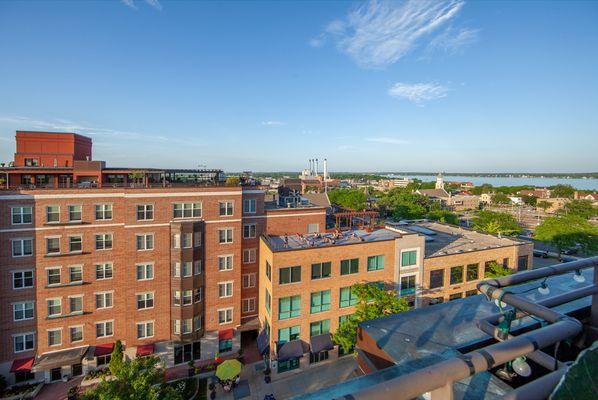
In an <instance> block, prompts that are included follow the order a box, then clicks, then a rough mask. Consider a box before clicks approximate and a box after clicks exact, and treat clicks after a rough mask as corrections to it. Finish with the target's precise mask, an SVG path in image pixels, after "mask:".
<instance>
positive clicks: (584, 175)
mask: <svg viewBox="0 0 598 400" xmlns="http://www.w3.org/2000/svg"><path fill="white" fill-rule="evenodd" d="M232 174H236V173H232ZM239 174H240V173H239ZM254 175H256V176H267V175H276V176H279V175H290V176H294V175H299V172H297V171H277V172H274V171H270V172H255V173H254ZM330 175H355V176H358V175H379V176H386V175H394V176H412V175H416V176H436V175H438V172H388V171H383V172H345V171H335V172H331V173H330ZM443 175H444V176H468V177H477V178H559V179H598V172H570V173H568V172H563V173H541V172H538V173H535V172H517V173H510V172H469V173H468V172H443Z"/></svg>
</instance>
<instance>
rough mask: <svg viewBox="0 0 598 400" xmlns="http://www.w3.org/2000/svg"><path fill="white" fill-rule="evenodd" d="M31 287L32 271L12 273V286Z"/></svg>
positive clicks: (15, 287) (19, 287)
mask: <svg viewBox="0 0 598 400" xmlns="http://www.w3.org/2000/svg"><path fill="white" fill-rule="evenodd" d="M32 287H33V271H14V272H13V273H12V288H13V289H25V288H32Z"/></svg>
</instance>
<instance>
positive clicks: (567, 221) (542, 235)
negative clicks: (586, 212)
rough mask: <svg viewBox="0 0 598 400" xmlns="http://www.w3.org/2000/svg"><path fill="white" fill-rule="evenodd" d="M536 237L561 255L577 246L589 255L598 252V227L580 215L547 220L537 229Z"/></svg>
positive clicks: (561, 216)
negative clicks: (554, 248) (551, 245)
mask: <svg viewBox="0 0 598 400" xmlns="http://www.w3.org/2000/svg"><path fill="white" fill-rule="evenodd" d="M534 237H535V238H536V239H537V240H541V241H543V242H549V243H551V244H553V245H554V246H555V247H556V248H557V250H558V252H559V255H560V253H561V251H563V250H565V249H569V248H572V247H576V246H579V247H580V248H581V249H582V250H583V251H584V252H585V253H588V254H589V253H593V252H596V251H598V227H597V226H596V225H593V224H592V223H590V222H588V221H587V220H586V219H585V218H583V217H580V216H578V215H559V216H556V217H550V218H546V219H545V220H544V221H542V223H541V224H540V225H538V227H537V228H536V231H535V236H534Z"/></svg>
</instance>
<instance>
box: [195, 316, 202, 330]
mask: <svg viewBox="0 0 598 400" xmlns="http://www.w3.org/2000/svg"><path fill="white" fill-rule="evenodd" d="M201 327H202V321H201V315H196V316H194V317H193V328H195V332H197V331H201Z"/></svg>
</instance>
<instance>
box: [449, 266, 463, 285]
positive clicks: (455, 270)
mask: <svg viewBox="0 0 598 400" xmlns="http://www.w3.org/2000/svg"><path fill="white" fill-rule="evenodd" d="M457 283H463V266H462V265H459V266H458V267H451V285H456V284H457Z"/></svg>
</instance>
